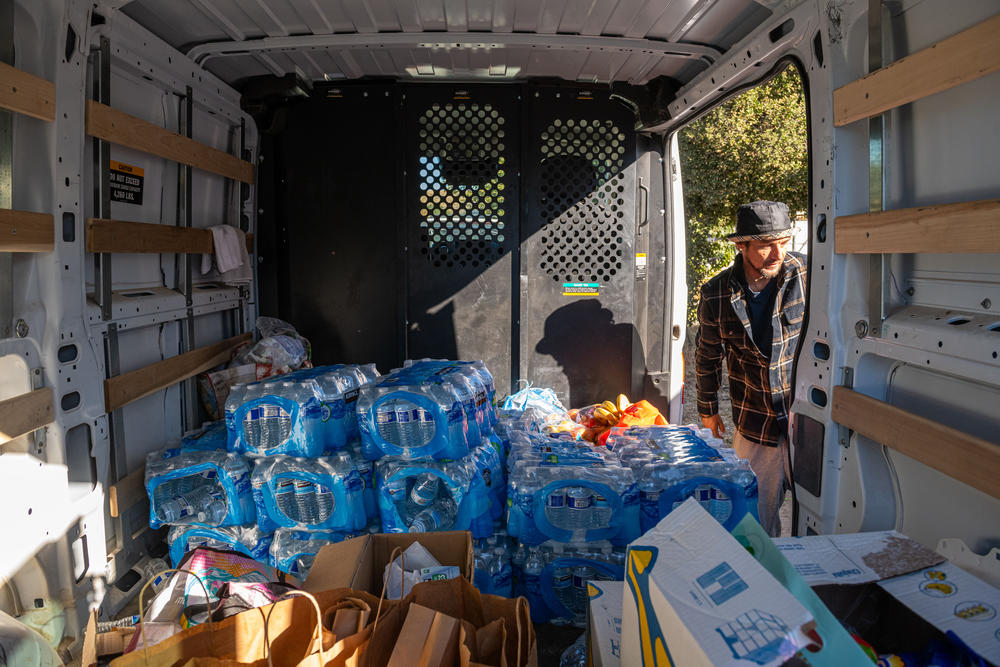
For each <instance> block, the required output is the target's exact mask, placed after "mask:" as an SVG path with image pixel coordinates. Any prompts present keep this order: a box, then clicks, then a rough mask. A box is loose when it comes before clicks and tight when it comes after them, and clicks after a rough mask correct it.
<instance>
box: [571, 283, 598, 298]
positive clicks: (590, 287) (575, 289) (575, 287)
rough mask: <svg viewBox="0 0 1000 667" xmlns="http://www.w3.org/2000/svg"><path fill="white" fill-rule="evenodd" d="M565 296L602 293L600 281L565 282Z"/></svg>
mask: <svg viewBox="0 0 1000 667" xmlns="http://www.w3.org/2000/svg"><path fill="white" fill-rule="evenodd" d="M562 286H563V292H562V295H563V296H597V295H599V294H600V293H601V284H600V283H563V285H562Z"/></svg>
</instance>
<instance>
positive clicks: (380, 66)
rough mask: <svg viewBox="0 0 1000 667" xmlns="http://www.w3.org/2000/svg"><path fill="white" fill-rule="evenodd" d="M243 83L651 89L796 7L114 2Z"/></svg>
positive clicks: (331, 0) (616, 0) (745, 3)
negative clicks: (556, 84) (450, 82)
mask: <svg viewBox="0 0 1000 667" xmlns="http://www.w3.org/2000/svg"><path fill="white" fill-rule="evenodd" d="M104 4H105V5H110V6H112V7H118V8H120V9H121V10H122V11H123V12H124V13H125V14H127V15H129V16H130V17H131V18H133V19H135V20H136V21H138V22H139V23H140V24H142V25H143V26H145V27H146V28H147V29H149V30H151V31H152V32H153V33H155V34H156V35H157V36H159V37H160V38H161V39H163V40H165V41H166V42H168V43H169V44H171V45H172V46H174V47H175V48H177V49H178V50H179V51H181V52H184V53H186V54H188V55H189V56H190V57H191V58H193V59H194V60H195V61H196V62H198V63H200V64H202V65H203V66H204V67H205V68H206V69H207V70H209V71H211V72H212V73H213V74H215V75H216V76H218V77H220V78H221V79H223V80H224V81H226V82H228V83H230V84H231V85H233V86H234V87H237V88H239V87H240V83H241V82H242V81H244V80H246V79H248V78H250V77H257V76H267V75H274V76H278V77H281V76H285V75H288V74H294V75H297V76H298V77H301V78H302V79H304V80H306V81H341V80H349V79H358V78H362V77H369V76H376V77H394V78H397V79H401V80H411V81H412V80H421V79H428V80H442V79H458V80H478V81H497V82H503V81H516V80H524V79H528V78H558V79H563V80H567V81H580V82H589V83H605V82H612V81H614V82H625V83H629V84H633V85H643V84H646V83H648V82H650V81H651V80H653V79H657V78H658V77H669V78H670V79H672V80H674V81H675V82H677V83H678V84H680V85H683V84H685V83H687V82H688V81H690V80H691V79H692V78H694V77H695V76H696V75H697V74H698V73H699V72H701V71H703V70H704V69H705V68H707V67H708V66H709V65H710V64H711V63H712V62H714V61H715V60H716V59H718V58H719V57H720V55H721V54H722V53H724V52H725V51H727V50H728V49H729V48H730V47H731V46H733V44H735V43H737V42H738V41H739V40H740V39H742V38H743V37H745V36H746V35H747V34H749V33H750V32H751V31H752V30H753V29H754V28H756V27H757V26H758V25H760V24H761V23H762V22H764V21H765V20H767V18H768V17H769V16H770V15H771V10H770V9H769V6H770V7H773V6H775V5H776V4H782V5H783V6H785V5H787V4H788V3H787V2H786V1H785V0H767V1H766V2H762V3H758V2H754V1H753V0H170V2H163V0H105V3H104Z"/></svg>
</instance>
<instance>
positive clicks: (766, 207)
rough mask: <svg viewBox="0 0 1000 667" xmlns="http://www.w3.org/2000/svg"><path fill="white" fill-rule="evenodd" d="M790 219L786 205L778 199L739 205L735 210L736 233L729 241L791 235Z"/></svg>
mask: <svg viewBox="0 0 1000 667" xmlns="http://www.w3.org/2000/svg"><path fill="white" fill-rule="evenodd" d="M792 233H793V231H792V219H791V218H790V217H789V216H788V205H786V204H783V203H782V202H780V201H755V202H750V203H749V204H744V205H743V206H740V208H739V210H738V211H736V233H735V234H730V235H729V236H728V237H726V238H728V239H729V240H730V241H733V242H736V243H740V242H743V241H773V240H774V239H780V238H784V237H786V236H791V235H792Z"/></svg>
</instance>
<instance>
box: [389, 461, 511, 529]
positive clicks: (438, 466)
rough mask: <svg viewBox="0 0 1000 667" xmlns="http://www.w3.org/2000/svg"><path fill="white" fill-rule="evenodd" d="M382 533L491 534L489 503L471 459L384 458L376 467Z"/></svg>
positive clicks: (480, 476) (491, 522) (485, 490)
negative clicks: (459, 531) (413, 459)
mask: <svg viewBox="0 0 1000 667" xmlns="http://www.w3.org/2000/svg"><path fill="white" fill-rule="evenodd" d="M375 475H376V478H375V484H376V487H377V489H378V504H379V511H380V512H381V514H382V531H383V532H386V533H405V532H411V533H425V532H433V531H439V530H469V531H472V536H473V537H474V538H476V537H486V536H488V535H490V534H491V533H492V532H493V521H492V519H490V499H489V494H488V491H487V489H486V487H485V486H484V484H483V477H482V475H481V474H480V472H479V470H478V469H477V467H476V462H475V461H474V460H473V459H472V457H466V458H465V459H462V460H459V461H436V460H433V459H422V460H417V461H410V460H406V459H395V458H392V459H382V460H380V461H378V462H377V463H376V465H375Z"/></svg>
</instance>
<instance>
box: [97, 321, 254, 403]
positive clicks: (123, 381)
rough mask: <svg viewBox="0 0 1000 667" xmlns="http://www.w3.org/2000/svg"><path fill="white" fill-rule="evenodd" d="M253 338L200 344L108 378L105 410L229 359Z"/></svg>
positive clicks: (154, 391)
mask: <svg viewBox="0 0 1000 667" xmlns="http://www.w3.org/2000/svg"><path fill="white" fill-rule="evenodd" d="M252 339H253V336H252V335H251V334H249V333H245V334H242V335H239V336H233V337H232V338H227V339H226V340H223V341H219V342H218V343H214V344H212V345H206V346H205V347H199V348H198V349H196V350H191V351H190V352H185V353H184V354H178V355H177V356H174V357H170V358H169V359H164V360H163V361H157V362H156V363H154V364H150V365H149V366H145V367H143V368H139V369H137V370H134V371H130V372H128V373H122V374H121V375H116V376H115V377H112V378H108V379H107V380H105V381H104V407H105V410H106V411H107V412H112V411H113V410H117V409H118V408H121V407H123V406H125V405H128V404H129V403H132V402H133V401H137V400H139V399H140V398H144V397H146V396H149V395H150V394H154V393H156V392H158V391H160V390H161V389H166V388H167V387H170V386H173V385H175V384H177V383H178V382H183V381H184V380H187V379H188V378H190V377H194V376H195V375H197V374H198V373H201V372H203V371H207V370H208V369H210V368H214V367H215V366H218V365H219V364H221V363H223V362H226V361H229V357H230V356H231V355H232V353H233V350H235V349H236V348H237V347H239V346H240V345H242V344H243V343H245V342H248V341H250V340H252Z"/></svg>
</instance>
